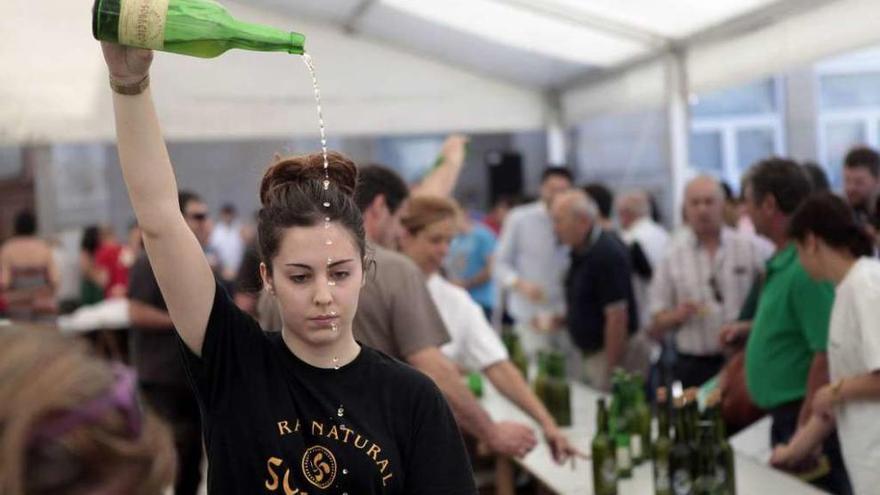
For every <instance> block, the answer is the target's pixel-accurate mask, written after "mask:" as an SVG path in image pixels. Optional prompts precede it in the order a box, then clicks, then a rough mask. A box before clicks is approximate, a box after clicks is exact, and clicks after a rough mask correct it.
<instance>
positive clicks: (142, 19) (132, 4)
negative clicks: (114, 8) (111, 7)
mask: <svg viewBox="0 0 880 495" xmlns="http://www.w3.org/2000/svg"><path fill="white" fill-rule="evenodd" d="M168 2H169V0H122V6H121V8H120V12H119V43H120V44H123V45H128V46H138V47H141V48H150V49H153V50H161V49H162V47H163V46H164V45H165V19H166V18H167V17H168Z"/></svg>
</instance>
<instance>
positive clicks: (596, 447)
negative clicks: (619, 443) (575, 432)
mask: <svg viewBox="0 0 880 495" xmlns="http://www.w3.org/2000/svg"><path fill="white" fill-rule="evenodd" d="M596 404H597V406H596V434H595V435H594V436H593V444H592V454H593V493H595V494H596V495H617V464H616V462H615V447H614V445H613V443H612V441H611V436H610V434H609V429H608V410H607V409H606V407H605V399H598V400H597V401H596Z"/></svg>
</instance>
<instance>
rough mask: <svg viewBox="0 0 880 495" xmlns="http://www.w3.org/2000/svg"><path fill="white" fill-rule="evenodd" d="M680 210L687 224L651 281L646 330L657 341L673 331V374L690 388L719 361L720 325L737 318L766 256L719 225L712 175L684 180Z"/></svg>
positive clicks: (720, 199) (720, 196)
mask: <svg viewBox="0 0 880 495" xmlns="http://www.w3.org/2000/svg"><path fill="white" fill-rule="evenodd" d="M684 209H685V217H686V218H687V221H688V226H689V227H690V229H689V231H688V233H687V234H686V235H685V236H684V237H682V238H681V239H680V240H677V241H675V242H673V243H672V245H671V246H670V247H669V249H668V250H667V253H666V255H665V256H664V258H663V260H662V261H661V262H660V265H659V267H658V269H657V270H656V272H655V273H654V278H653V280H652V282H651V287H650V290H649V294H648V299H649V309H650V313H651V317H652V321H651V325H650V327H649V332H650V333H651V335H652V336H653V337H654V338H656V339H658V340H663V339H664V338H665V337H666V335H667V334H670V333H672V334H673V336H674V338H673V339H672V340H673V342H674V345H675V348H676V350H677V361H676V363H675V365H674V366H673V376H674V379H677V380H681V382H682V383H683V384H684V386H685V387H691V386H699V385H701V384H702V383H704V382H705V381H707V380H709V379H710V378H712V377H713V376H715V375H716V374H717V373H718V371H719V370H720V369H721V367H722V365H723V364H724V358H723V356H722V354H721V347H720V342H719V333H720V330H721V327H722V326H723V325H724V324H725V323H729V322H732V321H734V320H736V318H737V317H738V315H739V312H740V309H741V308H742V305H743V303H744V302H745V300H746V297H747V296H748V293H749V289H750V287H751V285H752V283H753V282H754V281H755V279H756V277H757V276H758V275H759V274H760V273H761V272H762V270H763V268H764V261H765V259H766V255H765V254H764V251H762V250H761V249H759V248H758V246H757V244H756V243H755V241H754V239H752V238H751V237H748V236H744V235H742V234H739V233H737V232H736V231H734V230H732V229H730V228H729V227H727V226H726V225H724V219H723V214H724V192H723V189H722V188H721V184H720V183H719V182H718V181H717V180H716V179H714V178H713V177H709V176H699V177H697V178H695V179H693V180H692V181H690V182H689V183H688V184H687V187H686V189H685V203H684Z"/></svg>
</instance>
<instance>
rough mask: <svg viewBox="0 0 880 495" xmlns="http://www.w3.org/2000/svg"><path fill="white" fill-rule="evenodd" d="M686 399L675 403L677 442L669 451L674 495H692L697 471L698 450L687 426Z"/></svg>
mask: <svg viewBox="0 0 880 495" xmlns="http://www.w3.org/2000/svg"><path fill="white" fill-rule="evenodd" d="M683 402H684V401H682V400H678V401H677V402H676V404H675V443H673V444H672V450H671V451H670V452H669V472H670V475H671V476H672V493H673V494H674V495H691V494H692V493H693V490H694V474H695V472H696V466H695V465H694V464H695V458H696V452H695V451H694V450H693V448H692V447H691V442H690V439H689V438H688V432H687V428H686V424H687V420H686V418H685V416H686V415H687V412H686V411H687V409H686V407H685V406H684V403H683Z"/></svg>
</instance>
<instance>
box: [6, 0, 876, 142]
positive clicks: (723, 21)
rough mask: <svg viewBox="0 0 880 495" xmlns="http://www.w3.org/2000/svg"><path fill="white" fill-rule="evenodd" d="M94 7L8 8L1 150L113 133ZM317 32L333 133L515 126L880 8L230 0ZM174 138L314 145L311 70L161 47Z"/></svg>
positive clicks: (745, 72) (649, 91) (845, 35)
mask: <svg viewBox="0 0 880 495" xmlns="http://www.w3.org/2000/svg"><path fill="white" fill-rule="evenodd" d="M91 3H92V2H91V1H90V0H74V1H71V0H43V1H40V2H25V1H24V0H13V1H11V2H2V3H0V63H2V64H3V67H4V70H2V71H0V143H7V144H9V143H13V144H16V143H27V142H58V141H93V140H104V139H110V138H111V137H112V119H111V113H110V95H109V90H108V89H107V83H106V70H105V69H104V67H103V63H102V61H101V55H100V49H99V46H98V44H97V43H96V42H95V41H94V40H93V39H92V37H91V32H90V15H91ZM221 3H223V4H224V5H225V6H226V7H227V8H228V9H229V10H230V11H231V13H232V14H233V15H234V16H236V17H238V18H240V19H242V20H247V21H251V22H261V23H265V24H269V25H273V26H276V27H279V28H284V29H290V30H295V31H298V32H302V33H304V34H305V35H306V47H307V50H308V51H309V52H310V53H311V54H312V56H313V57H314V59H315V63H316V65H317V68H318V77H319V82H320V84H321V91H322V95H323V96H324V98H325V101H324V110H325V117H326V119H327V124H328V128H329V131H330V132H331V133H333V134H335V135H337V136H339V135H355V134H358V135H379V134H403V133H439V132H446V131H450V130H464V131H468V132H500V131H520V130H535V129H542V128H547V127H548V126H558V125H559V124H560V116H561V118H563V119H564V121H563V122H564V123H565V124H569V125H570V124H573V123H575V122H578V121H579V120H582V119H584V118H588V117H590V116H594V115H596V114H601V113H603V112H613V111H619V110H620V109H632V108H639V107H645V106H652V105H657V104H660V105H662V104H663V102H664V101H665V99H666V98H667V96H668V95H667V90H666V89H665V88H666V82H667V79H668V67H667V66H668V63H667V62H668V59H669V57H670V54H671V53H673V54H680V55H679V56H680V57H682V58H683V65H684V67H685V69H686V74H687V83H688V87H689V89H690V90H691V91H702V90H706V89H716V88H718V87H721V86H724V85H729V84H735V83H737V82H743V81H746V80H748V79H752V78H756V77H760V76H763V75H767V74H769V73H773V72H778V71H781V70H784V69H785V68H787V67H790V66H793V65H798V64H804V63H809V62H811V61H813V60H816V59H818V58H821V57H824V56H828V55H832V54H835V53H840V52H843V51H846V50H851V49H855V48H860V47H863V46H866V45H869V44H872V43H876V42H878V41H880V31H878V30H876V29H875V28H874V26H872V22H873V20H874V19H876V18H877V16H878V14H880V4H878V3H877V2H876V1H875V0H714V1H711V2H706V1H704V0H667V1H664V2H656V1H653V0H247V1H246V0H235V1H226V0H221ZM153 80H154V94H155V96H156V99H157V103H158V106H159V111H160V115H161V117H162V121H163V125H164V131H165V133H166V135H168V136H169V137H170V138H172V139H217V138H230V137H290V136H313V135H315V134H316V133H317V125H316V122H315V115H314V111H315V106H314V101H313V100H312V88H311V84H310V80H309V77H308V74H307V72H306V70H305V67H304V65H303V64H301V63H300V62H299V61H298V60H296V59H294V58H291V57H287V58H285V55H281V54H255V53H244V52H230V53H228V54H225V55H223V56H222V57H220V58H218V59H214V60H200V59H193V58H188V57H181V56H177V55H166V54H160V55H159V56H157V60H156V63H155V69H154V78H153Z"/></svg>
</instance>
